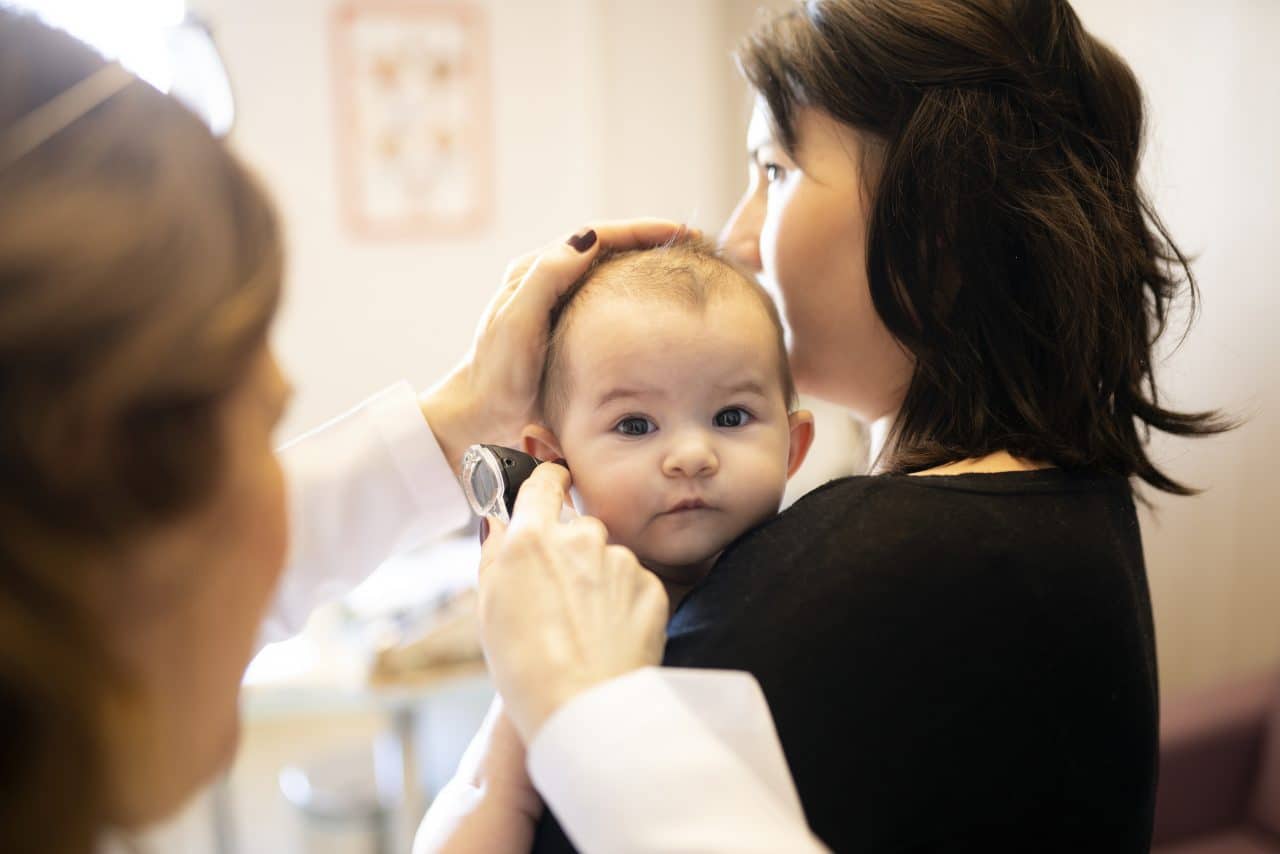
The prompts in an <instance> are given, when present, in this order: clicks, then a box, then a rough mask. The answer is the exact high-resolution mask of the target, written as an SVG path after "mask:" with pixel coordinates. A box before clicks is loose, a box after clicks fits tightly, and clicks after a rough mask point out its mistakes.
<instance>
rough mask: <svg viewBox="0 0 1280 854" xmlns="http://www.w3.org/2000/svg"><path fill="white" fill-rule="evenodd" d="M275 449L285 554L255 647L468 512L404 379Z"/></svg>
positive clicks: (458, 523) (462, 520) (297, 625)
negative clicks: (283, 502) (281, 481)
mask: <svg viewBox="0 0 1280 854" xmlns="http://www.w3.org/2000/svg"><path fill="white" fill-rule="evenodd" d="M279 456H280V460H281V464H282V465H283V466H284V470H285V479H286V482H287V485H288V494H289V558H288V563H287V565H286V567H285V570H284V573H283V575H282V576H281V582H280V589H279V592H278V594H277V598H276V602H275V607H274V609H273V611H272V613H271V614H269V615H268V617H267V620H266V623H265V625H264V626H263V631H262V635H261V636H260V638H259V644H260V645H261V644H266V643H270V642H272V641H277V640H283V639H284V638H286V637H288V636H289V635H291V634H294V633H296V632H297V631H299V630H300V629H301V628H302V625H303V623H305V622H306V619H307V616H308V615H309V614H310V613H311V611H312V609H313V608H314V607H315V606H316V605H318V604H320V603H321V602H324V601H328V600H331V599H334V598H336V597H339V596H342V595H343V594H345V593H346V592H347V591H349V590H351V589H352V588H353V587H355V586H356V585H357V584H359V583H360V582H361V581H363V580H364V579H365V578H366V577H368V575H369V574H370V573H372V572H373V570H375V569H376V568H377V567H378V566H379V565H380V564H381V563H382V562H383V561H385V560H386V559H387V558H389V557H392V556H394V555H396V554H399V553H400V552H402V551H405V550H407V549H409V548H412V547H413V546H415V545H418V544H420V543H422V542H424V541H425V540H427V539H429V538H431V537H437V536H441V535H443V534H446V533H448V532H450V531H452V530H455V529H457V528H461V527H462V526H463V525H465V524H466V522H467V520H468V518H469V517H470V512H471V511H470V509H469V508H468V506H467V503H466V499H465V498H464V497H463V494H462V488H461V486H459V484H458V480H457V477H456V476H455V475H454V472H453V468H452V467H451V466H450V465H449V462H448V460H446V459H445V457H444V452H443V451H441V450H440V445H439V443H437V442H436V439H435V436H434V434H432V432H431V428H430V427H429V426H428V425H427V422H426V419H425V418H423V416H422V410H421V409H420V408H419V404H418V398H417V395H415V394H414V391H413V388H412V387H411V386H410V385H409V384H408V383H406V382H402V383H398V384H396V385H394V386H392V387H391V388H388V389H386V390H385V391H383V392H382V393H380V394H378V395H375V396H374V397H372V398H370V399H369V400H367V401H365V402H364V403H363V404H361V405H360V406H357V407H356V408H355V409H353V410H351V411H350V412H348V413H347V414H345V415H343V416H340V417H339V418H335V419H334V420H332V421H330V422H329V423H327V424H325V425H323V426H322V427H319V428H317V429H315V430H313V431H311V432H310V433H307V434H306V435H304V436H302V437H301V438H299V439H297V440H295V441H293V442H290V443H289V444H287V445H285V446H284V447H283V448H281V449H280V451H279Z"/></svg>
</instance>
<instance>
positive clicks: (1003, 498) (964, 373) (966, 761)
mask: <svg viewBox="0 0 1280 854" xmlns="http://www.w3.org/2000/svg"><path fill="white" fill-rule="evenodd" d="M739 62H740V64H741V67H742V69H743V71H744V73H745V75H746V78H747V79H748V81H749V82H750V84H751V85H752V87H753V88H754V89H755V91H756V92H757V94H758V99H757V107H756V111H755V115H754V117H753V119H752V122H751V128H750V131H749V133H748V146H747V147H748V153H749V166H748V170H749V187H748V189H747V192H746V194H745V195H744V197H743V198H742V201H741V203H740V204H739V206H738V208H737V210H736V211H735V213H734V215H733V218H732V220H731V222H730V223H729V224H728V225H727V226H726V229H725V232H724V236H723V239H724V243H725V245H726V248H727V249H728V250H729V251H730V252H732V253H734V254H736V256H737V257H738V258H740V259H741V260H742V261H743V262H744V263H746V264H748V265H750V266H752V267H753V268H754V269H755V270H757V271H758V272H759V273H760V274H761V275H762V276H763V277H764V279H765V280H766V282H768V283H770V284H771V285H772V286H773V287H774V289H775V290H776V292H777V293H779V294H780V298H781V303H782V304H783V307H784V310H785V315H786V318H787V322H788V324H789V327H790V331H791V333H792V336H791V350H790V355H791V358H792V365H793V368H794V371H795V374H796V381H797V383H798V385H799V387H800V388H801V390H802V391H806V392H808V393H810V394H813V395H816V396H818V397H822V398H824V399H827V400H830V401H833V402H837V403H841V404H843V405H845V406H846V407H848V408H849V410H850V411H852V412H853V413H854V414H855V415H856V416H857V417H859V418H860V419H862V420H864V421H866V422H869V423H871V424H872V425H873V435H874V437H875V439H876V447H875V449H874V450H873V456H874V459H875V472H874V474H873V475H872V476H868V477H854V478H847V479H844V480H839V481H835V482H833V483H830V484H828V485H826V486H825V487H822V488H820V489H818V490H816V491H814V492H812V493H810V494H809V495H807V496H805V497H804V498H803V499H801V500H800V501H799V502H797V503H796V504H795V505H794V506H793V507H791V508H790V509H789V510H788V511H787V512H786V513H784V514H783V515H782V516H781V517H780V518H778V519H776V520H775V521H772V522H770V523H768V524H766V525H764V526H762V527H761V528H759V529H757V530H756V531H754V532H752V533H749V534H747V535H746V536H744V537H743V538H742V539H740V540H739V541H738V542H737V543H736V544H735V545H734V546H732V547H730V549H729V551H728V552H726V553H725V555H724V556H723V557H722V558H721V559H720V561H719V562H718V564H717V565H716V567H715V568H714V569H713V570H712V572H711V574H710V576H709V577H708V578H706V579H705V580H704V581H703V582H702V583H701V584H700V585H699V586H698V587H696V588H695V589H694V590H693V591H692V592H691V593H690V594H689V596H688V598H687V599H686V600H685V601H684V602H683V603H682V604H681V606H680V607H679V609H678V610H677V611H676V612H675V614H674V615H673V618H672V620H671V623H670V626H669V628H668V643H667V650H666V657H665V659H664V663H665V664H667V665H676V666H683V667H698V668H708V667H711V668H726V669H733V670H745V671H747V672H749V673H751V674H752V675H753V676H755V677H756V678H757V679H758V680H759V682H760V684H761V686H762V688H763V691H764V694H765V696H766V698H767V700H768V704H769V708H770V710H771V712H772V714H773V720H774V722H775V723H776V725H777V729H778V735H779V737H780V739H781V743H782V747H783V749H784V751H785V754H786V758H787V762H788V764H789V767H790V770H791V772H792V774H793V775H794V778H795V784H796V788H797V790H798V792H799V796H800V800H801V802H802V804H803V806H804V812H805V815H806V816H807V818H808V821H809V824H810V826H811V827H812V829H813V831H814V832H815V833H816V834H817V836H818V837H820V838H821V839H822V840H823V841H824V842H825V843H826V844H827V845H829V846H831V847H832V848H833V849H835V850H838V851H860V852H870V851H877V852H879V851H959V850H964V851H970V850H972V851H992V850H1019V851H1064V852H1066V851H1085V850H1097V851H1104V850H1105V851H1128V852H1141V851H1146V850H1147V849H1148V847H1149V845H1150V834H1151V827H1152V817H1153V808H1154V798H1155V780H1156V760H1157V755H1156V749H1157V732H1158V721H1157V689H1156V660H1155V647H1154V636H1153V632H1152V619H1151V604H1150V599H1149V596H1148V590H1147V580H1146V574H1145V569H1144V565H1143V555H1142V545H1141V541H1140V536H1139V530H1138V521H1137V517H1136V514H1135V510H1134V500H1133V486H1132V485H1131V482H1132V481H1133V480H1134V479H1138V480H1141V481H1143V482H1145V483H1146V484H1148V485H1149V486H1151V487H1153V488H1156V489H1160V490H1164V491H1167V492H1172V493H1176V494H1187V493H1189V492H1190V491H1191V490H1190V489H1189V488H1188V487H1187V486H1186V485H1184V484H1181V483H1178V482H1176V481H1174V480H1173V479H1172V478H1171V477H1170V476H1169V475H1167V474H1166V473H1165V472H1164V471H1162V470H1161V469H1160V468H1159V467H1158V466H1157V465H1156V464H1155V463H1154V462H1153V461H1152V460H1151V458H1150V457H1149V455H1148V453H1147V449H1146V441H1145V440H1146V438H1147V435H1148V434H1149V433H1150V431H1152V430H1159V431H1164V432H1167V433H1175V434H1180V435H1192V436H1194V435H1205V434H1211V433H1215V432H1218V431H1220V430H1222V429H1224V428H1225V425H1224V424H1223V422H1222V421H1220V420H1219V419H1217V418H1216V417H1215V416H1214V415H1212V414H1205V413H1198V414H1185V413H1180V412H1175V411H1172V410H1170V409H1168V408H1165V407H1163V406H1161V404H1160V402H1159V398H1158V395H1157V388H1156V383H1155V377H1154V361H1155V360H1154V357H1153V353H1152V345H1153V342H1154V341H1155V340H1156V338H1157V337H1159V335H1160V334H1161V332H1162V331H1163V329H1164V325H1165V320H1166V318H1167V316H1168V313H1169V309H1170V305H1171V302H1172V300H1173V299H1174V296H1175V292H1176V290H1177V286H1178V285H1179V284H1180V281H1181V280H1185V281H1186V283H1187V284H1188V286H1189V289H1190V292H1191V294H1192V296H1193V297H1194V285H1193V283H1192V280H1191V273H1190V270H1189V269H1188V267H1187V263H1186V261H1185V259H1184V258H1183V256H1182V255H1181V254H1180V253H1179V251H1178V250H1177V248H1176V247H1175V246H1174V245H1173V243H1172V242H1171V240H1170V239H1169V236H1168V235H1167V233H1166V232H1165V230H1164V229H1163V227H1162V226H1161V224H1160V222H1159V220H1158V219H1157V218H1156V216H1155V214H1154V212H1153V211H1152V210H1151V208H1150V206H1149V205H1148V203H1147V201H1146V199H1145V198H1144V197H1143V195H1142V193H1141V191H1140V190H1139V187H1138V182H1137V177H1138V161H1139V152H1140V150H1141V144H1142V132H1143V112H1142V97H1141V93H1140V91H1139V88H1138V85H1137V83H1136V81H1135V78H1134V76H1133V74H1132V73H1131V72H1130V70H1129V68H1128V67H1127V66H1126V65H1125V64H1124V62H1123V61H1122V60H1121V59H1120V58H1119V57H1118V56H1116V54H1115V53H1114V52H1112V51H1111V50H1110V49H1109V48H1108V47H1106V46H1105V45H1103V44H1102V43H1101V42H1099V41H1098V40H1097V39H1095V38H1093V37H1092V36H1091V35H1089V34H1088V33H1087V32H1086V31H1085V30H1084V28H1083V27H1082V26H1081V24H1080V21H1079V20H1078V18H1077V17H1076V15H1075V13H1074V11H1073V10H1072V9H1071V7H1070V5H1069V4H1068V3H1067V2H1065V0H950V2H946V1H945V0H813V2H808V3H805V4H803V5H802V6H800V7H798V8H796V9H795V10H793V11H791V12H790V13H789V14H786V15H784V16H782V17H780V18H779V19H777V20H776V21H774V22H773V23H771V24H770V25H768V26H766V27H765V28H764V29H762V30H761V31H760V32H758V33H757V34H755V35H754V36H752V37H751V38H750V39H749V40H748V42H747V43H746V44H745V46H744V47H743V49H742V51H741V53H740V54H739ZM570 464H572V461H570ZM704 782H705V783H707V784H711V781H704ZM583 785H586V784H583ZM548 802H549V804H550V806H551V809H552V811H556V810H557V808H558V805H557V804H556V803H555V800H554V798H551V797H549V798H548ZM691 808H693V807H691ZM569 847H570V846H569V845H568V841H567V839H566V838H565V837H564V836H563V835H562V834H561V832H560V830H559V828H558V827H557V826H556V824H555V820H554V818H553V817H552V816H550V815H548V816H547V817H544V819H543V820H542V825H541V827H540V828H539V831H538V835H537V844H536V845H535V846H534V850H536V851H556V850H567V849H568V848H569Z"/></svg>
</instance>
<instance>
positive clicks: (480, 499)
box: [471, 460, 502, 511]
mask: <svg viewBox="0 0 1280 854" xmlns="http://www.w3.org/2000/svg"><path fill="white" fill-rule="evenodd" d="M487 462H488V461H487V460H482V461H481V462H480V464H479V465H478V466H476V467H475V470H474V471H473V472H472V473H471V493H472V495H474V496H475V497H476V503H477V504H479V505H480V507H482V508H484V509H485V510H486V511H487V510H489V509H490V508H492V507H493V506H494V500H495V499H497V498H498V496H500V495H501V494H502V485H501V483H500V482H499V480H498V478H497V476H496V475H495V474H494V472H493V469H491V468H490V467H489V466H488V465H486V463H487Z"/></svg>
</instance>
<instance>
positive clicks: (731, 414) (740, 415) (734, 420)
mask: <svg viewBox="0 0 1280 854" xmlns="http://www.w3.org/2000/svg"><path fill="white" fill-rule="evenodd" d="M750 420H751V413H750V412H747V410H745V409H743V408H742V407H740V406H730V407H729V408H728V409H721V410H720V411H719V412H717V413H716V417H715V422H716V426H717V427H742V426H745V425H746V423H747V422H748V421H750Z"/></svg>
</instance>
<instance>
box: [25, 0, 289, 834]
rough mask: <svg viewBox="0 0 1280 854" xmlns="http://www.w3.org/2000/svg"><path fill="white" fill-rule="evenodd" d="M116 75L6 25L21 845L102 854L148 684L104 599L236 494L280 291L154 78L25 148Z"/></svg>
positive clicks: (43, 35)
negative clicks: (119, 729) (28, 132)
mask: <svg viewBox="0 0 1280 854" xmlns="http://www.w3.org/2000/svg"><path fill="white" fill-rule="evenodd" d="M104 65H105V63H104V62H103V60H102V59H101V58H100V57H98V56H97V55H96V54H95V53H94V52H93V51H91V50H90V49H89V48H87V47H85V46H84V45H82V44H80V43H78V42H76V41H75V40H74V39H72V38H71V37H70V36H68V35H66V34H65V33H61V32H57V31H54V30H51V29H48V28H47V27H44V26H43V25H41V24H40V23H38V22H37V21H35V20H33V19H31V18H28V17H23V16H19V15H17V14H14V13H11V12H7V11H3V10H0V154H3V155H4V156H2V157H0V730H2V731H3V733H4V739H5V741H4V747H3V750H0V849H3V850H4V851H6V852H26V851H32V852H35V851H39V852H50V853H51V854H63V852H79V854H88V852H91V851H93V850H94V849H95V848H96V846H97V842H98V836H99V834H100V833H101V832H102V830H103V829H104V825H106V824H107V823H108V822H109V821H110V820H111V818H112V816H111V815H110V814H109V813H110V809H111V804H110V798H109V796H110V794H111V793H110V791H109V790H108V788H107V787H108V785H109V779H110V769H109V767H108V764H107V763H108V761H109V758H108V755H107V750H106V744H107V740H106V734H107V727H108V726H109V723H108V721H109V720H110V719H111V718H110V709H112V708H116V707H117V705H118V702H119V701H120V700H121V698H122V697H123V698H125V699H128V698H129V697H130V691H131V690H132V685H131V683H130V682H129V674H125V673H123V672H122V671H121V668H120V667H118V666H116V663H115V662H114V660H113V659H112V658H111V656H110V655H109V654H108V652H107V648H108V644H106V643H105V642H104V641H105V638H106V632H105V629H104V627H103V625H102V619H101V615H102V612H103V611H104V610H105V609H107V608H111V607H114V606H116V605H117V604H120V605H121V606H123V603H115V602H112V601H100V600H104V599H110V598H111V596H112V594H114V593H115V592H116V585H115V584H113V583H112V578H113V576H111V575H110V574H109V573H110V572H112V571H114V570H117V569H122V567H120V566H118V565H117V564H118V563H119V562H120V561H121V560H122V555H124V554H126V553H127V550H128V549H129V548H130V547H131V546H132V545H133V544H134V543H136V542H139V541H140V539H141V538H142V537H145V536H146V535H147V534H149V533H151V532H153V531H154V530H155V529H157V528H158V527H161V526H163V525H166V524H168V523H171V522H173V521H175V520H179V519H183V518H186V517H187V516H188V515H189V514H191V513H193V512H195V511H197V510H199V509H200V508H201V507H202V506H203V504H204V502H205V501H207V499H208V497H209V496H210V495H211V494H213V493H214V491H215V490H216V488H217V487H218V486H219V478H220V476H221V474H222V472H223V470H224V468H225V465H226V463H225V458H224V456H223V436H224V434H225V423H224V422H225V411H226V406H225V402H226V400H227V399H228V397H229V396H230V395H231V394H232V393H233V392H234V391H235V390H237V389H238V388H241V387H242V384H243V383H244V382H245V380H246V378H247V377H248V376H249V373H250V371H251V368H252V366H253V364H254V362H255V360H256V358H257V357H258V355H259V354H260V353H261V348H262V346H263V345H264V344H265V341H266V335H267V330H268V327H269V325H270V323H271V320H272V317H273V315H274V314H275V310H276V304H277V301H278V296H279V290H280V281H281V276H282V264H283V246H282V241H281V235H280V231H279V228H278V225H277V220H276V215H275V212H274V209H273V207H272V205H271V203H270V202H269V200H268V199H267V197H266V196H265V194H264V193H263V192H262V191H261V190H260V189H259V187H258V184H257V182H256V181H254V180H253V179H252V177H251V176H250V175H249V174H248V173H247V172H246V171H245V169H244V168H243V167H242V166H241V165H240V163H239V162H238V161H237V160H236V159H235V158H234V157H233V156H232V155H231V154H230V153H229V151H228V150H227V148H226V146H224V145H223V144H222V143H221V142H219V141H218V140H217V139H215V138H214V137H213V136H212V135H211V134H210V132H209V130H208V129H207V128H205V127H204V126H203V125H202V124H201V123H200V121H199V120H198V119H197V118H196V117H195V116H194V115H192V114H191V113H190V112H188V111H187V110H186V109H184V108H183V107H181V106H180V105H179V104H178V102H176V101H174V100H173V99H171V98H168V97H166V96H164V95H162V94H161V93H159V92H157V91H156V90H154V89H152V88H151V87H150V86H148V85H147V84H145V83H143V82H141V81H132V82H127V83H124V84H122V88H120V89H119V91H117V92H115V94H113V95H111V96H110V97H107V98H106V99H105V100H102V101H101V102H100V103H97V104H96V106H90V107H89V108H88V109H87V111H84V112H83V113H80V114H73V115H72V116H71V117H70V118H71V121H70V122H69V123H63V124H56V123H55V124H49V125H47V128H52V132H50V131H49V130H48V129H46V130H45V131H44V134H43V136H39V137H38V141H37V142H36V143H35V144H33V145H31V144H29V145H26V146H24V147H22V148H20V149H19V153H18V154H16V155H15V154H13V151H14V146H13V145H12V142H13V140H14V139H15V128H22V129H26V128H30V127H31V117H32V116H42V115H48V113H47V112H45V113H40V112H38V111H40V110H41V107H42V106H44V105H47V104H50V103H51V102H53V101H54V99H57V98H59V96H63V95H64V93H67V92H68V91H72V92H74V91H76V90H75V89H74V87H76V86H77V85H78V84H81V83H82V82H83V81H86V80H89V79H90V78H91V77H92V76H93V75H96V74H99V73H100V72H102V70H103V68H104ZM102 73H106V74H111V73H112V72H111V71H107V72H102ZM99 79H101V78H99ZM64 100H65V99H64ZM59 103H61V102H59ZM125 568H127V567H125ZM102 573H108V574H107V577H106V581H105V583H103V579H102Z"/></svg>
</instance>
